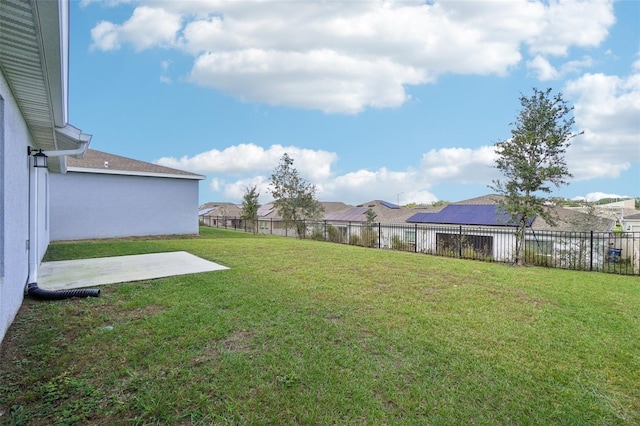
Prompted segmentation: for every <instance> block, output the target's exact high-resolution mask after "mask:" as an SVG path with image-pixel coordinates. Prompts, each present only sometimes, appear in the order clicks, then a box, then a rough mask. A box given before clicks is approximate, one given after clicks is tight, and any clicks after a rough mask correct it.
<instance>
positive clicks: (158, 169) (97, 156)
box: [67, 149, 204, 179]
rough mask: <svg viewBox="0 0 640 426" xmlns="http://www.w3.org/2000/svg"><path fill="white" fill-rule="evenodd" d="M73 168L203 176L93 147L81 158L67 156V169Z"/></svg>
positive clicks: (196, 177)
mask: <svg viewBox="0 0 640 426" xmlns="http://www.w3.org/2000/svg"><path fill="white" fill-rule="evenodd" d="M74 168H75V169H87V170H92V171H97V170H102V171H104V172H105V173H108V172H109V171H113V170H116V171H123V172H134V173H140V174H163V175H178V176H184V177H192V178H194V179H198V178H200V179H203V178H204V176H201V175H198V174H195V173H191V172H187V171H184V170H178V169H172V168H170V167H165V166H160V165H158V164H153V163H147V162H145V161H140V160H134V159H132V158H127V157H122V156H119V155H114V154H108V153H106V152H102V151H97V150H95V149H88V150H87V153H86V155H85V156H84V158H82V159H77V158H73V157H67V169H68V170H69V169H74ZM69 171H73V170H69Z"/></svg>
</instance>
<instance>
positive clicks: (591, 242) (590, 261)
mask: <svg viewBox="0 0 640 426" xmlns="http://www.w3.org/2000/svg"><path fill="white" fill-rule="evenodd" d="M590 246H591V248H590V253H589V270H590V271H593V231H591V238H590Z"/></svg>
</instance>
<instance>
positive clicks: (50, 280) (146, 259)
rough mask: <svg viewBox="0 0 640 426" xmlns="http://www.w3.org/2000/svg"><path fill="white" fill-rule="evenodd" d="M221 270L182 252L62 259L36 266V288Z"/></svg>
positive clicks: (48, 288) (87, 284)
mask: <svg viewBox="0 0 640 426" xmlns="http://www.w3.org/2000/svg"><path fill="white" fill-rule="evenodd" d="M224 269H229V268H227V267H226V266H222V265H218V264H217V263H214V262H209V261H208V260H205V259H202V258H200V257H198V256H194V255H192V254H191V253H187V252H186V251H177V252H170V253H153V254H139V255H134V256H116V257H103V258H97V259H79V260H62V261H56V262H43V263H42V264H41V265H40V269H39V271H38V287H40V288H42V289H45V290H66V289H72V288H84V287H94V286H99V285H105V284H116V283H122V282H129V281H140V280H150V279H154V278H162V277H170V276H174V275H185V274H195V273H199V272H210V271H220V270H224Z"/></svg>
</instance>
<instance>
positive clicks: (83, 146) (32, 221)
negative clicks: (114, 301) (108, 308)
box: [25, 141, 100, 300]
mask: <svg viewBox="0 0 640 426" xmlns="http://www.w3.org/2000/svg"><path fill="white" fill-rule="evenodd" d="M88 145H89V142H88V141H87V142H85V141H82V142H81V143H80V147H79V148H77V149H72V150H59V151H43V153H44V154H45V155H47V157H59V156H63V155H82V154H84V153H85V152H86V150H87V147H88ZM28 167H29V246H28V248H29V276H28V278H27V286H26V288H25V293H26V294H28V295H29V296H32V297H35V298H38V299H45V300H61V299H69V298H71V297H88V296H92V297H98V296H100V290H99V289H73V290H59V291H51V290H45V289H42V288H39V287H38V284H37V282H38V265H39V263H40V262H39V260H40V259H39V258H38V246H39V244H38V212H39V205H38V176H39V175H40V169H39V168H37V167H34V160H33V157H32V156H31V155H29V162H28ZM45 202H46V201H45ZM45 220H46V218H45Z"/></svg>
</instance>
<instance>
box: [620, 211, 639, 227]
mask: <svg viewBox="0 0 640 426" xmlns="http://www.w3.org/2000/svg"><path fill="white" fill-rule="evenodd" d="M622 229H623V230H624V231H625V232H640V212H639V213H635V214H632V215H629V216H627V217H625V218H624V219H623V220H622Z"/></svg>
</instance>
